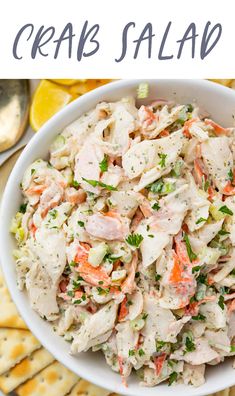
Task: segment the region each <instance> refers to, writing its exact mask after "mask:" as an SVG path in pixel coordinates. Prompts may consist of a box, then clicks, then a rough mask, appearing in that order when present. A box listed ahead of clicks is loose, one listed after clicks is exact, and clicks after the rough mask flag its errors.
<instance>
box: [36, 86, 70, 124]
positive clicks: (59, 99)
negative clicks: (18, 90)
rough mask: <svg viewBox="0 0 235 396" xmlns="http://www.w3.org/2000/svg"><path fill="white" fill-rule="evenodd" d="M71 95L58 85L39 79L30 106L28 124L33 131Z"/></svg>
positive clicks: (68, 99)
mask: <svg viewBox="0 0 235 396" xmlns="http://www.w3.org/2000/svg"><path fill="white" fill-rule="evenodd" d="M72 99H73V96H72V95H71V94H70V93H69V92H68V91H66V89H65V88H63V87H60V86H59V85H57V84H54V83H52V82H50V81H48V80H41V82H40V83H39V85H38V87H37V89H36V91H35V94H34V97H33V101H32V104H31V108H30V116H29V120H30V125H31V127H32V129H34V131H38V129H39V128H41V126H42V125H43V124H45V122H46V121H47V120H49V118H51V117H52V116H53V115H54V114H55V113H57V112H58V111H59V110H61V109H62V108H63V107H65V106H66V105H67V104H68V103H69V102H70V101H71V100H72Z"/></svg>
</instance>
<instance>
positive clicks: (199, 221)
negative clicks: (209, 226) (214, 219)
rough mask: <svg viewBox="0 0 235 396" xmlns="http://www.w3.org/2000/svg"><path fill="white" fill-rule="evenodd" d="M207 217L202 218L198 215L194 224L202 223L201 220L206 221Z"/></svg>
mask: <svg viewBox="0 0 235 396" xmlns="http://www.w3.org/2000/svg"><path fill="white" fill-rule="evenodd" d="M206 220H207V219H204V217H200V218H199V219H198V220H197V221H196V224H200V223H202V222H203V221H206Z"/></svg>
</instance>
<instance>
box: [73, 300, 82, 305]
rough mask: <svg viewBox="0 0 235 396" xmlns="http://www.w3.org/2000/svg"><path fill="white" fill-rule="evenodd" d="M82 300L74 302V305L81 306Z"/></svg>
mask: <svg viewBox="0 0 235 396" xmlns="http://www.w3.org/2000/svg"><path fill="white" fill-rule="evenodd" d="M81 302H82V300H80V299H79V300H74V302H73V304H75V305H77V304H81Z"/></svg>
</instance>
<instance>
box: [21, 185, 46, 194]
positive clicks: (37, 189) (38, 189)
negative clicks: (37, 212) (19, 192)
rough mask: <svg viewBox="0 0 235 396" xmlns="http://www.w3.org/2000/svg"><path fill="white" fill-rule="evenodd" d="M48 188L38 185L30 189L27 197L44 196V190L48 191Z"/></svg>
mask: <svg viewBox="0 0 235 396" xmlns="http://www.w3.org/2000/svg"><path fill="white" fill-rule="evenodd" d="M46 188H47V186H45V185H41V184H37V185H35V186H33V187H30V188H28V190H26V191H25V194H26V195H29V196H31V195H39V194H42V193H43V191H44V190H46Z"/></svg>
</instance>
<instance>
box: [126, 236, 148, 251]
mask: <svg viewBox="0 0 235 396" xmlns="http://www.w3.org/2000/svg"><path fill="white" fill-rule="evenodd" d="M143 239H144V238H143V236H142V235H140V234H134V233H133V234H130V235H128V237H127V238H126V242H127V243H128V245H131V246H134V247H137V248H138V247H139V246H140V244H141V242H142V241H143Z"/></svg>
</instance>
